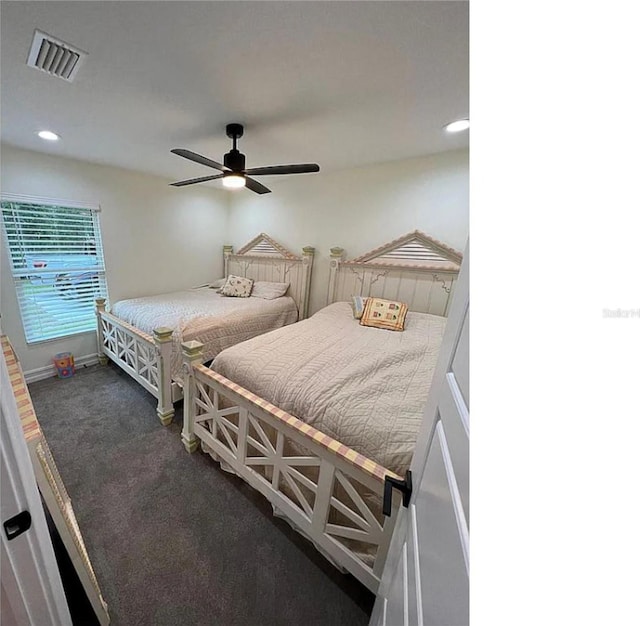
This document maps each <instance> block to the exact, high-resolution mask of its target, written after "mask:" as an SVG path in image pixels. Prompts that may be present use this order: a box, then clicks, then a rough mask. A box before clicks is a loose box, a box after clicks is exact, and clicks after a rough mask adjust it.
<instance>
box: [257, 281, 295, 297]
mask: <svg viewBox="0 0 640 626" xmlns="http://www.w3.org/2000/svg"><path fill="white" fill-rule="evenodd" d="M287 289H289V283H270V282H267V281H265V280H256V282H255V283H253V291H252V292H251V297H252V298H263V299H264V300H275V299H276V298H280V297H282V296H284V294H285V293H287Z"/></svg>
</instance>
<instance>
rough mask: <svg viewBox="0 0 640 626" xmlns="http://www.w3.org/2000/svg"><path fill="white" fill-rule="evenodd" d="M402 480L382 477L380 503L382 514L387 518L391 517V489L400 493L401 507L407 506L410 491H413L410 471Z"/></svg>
mask: <svg viewBox="0 0 640 626" xmlns="http://www.w3.org/2000/svg"><path fill="white" fill-rule="evenodd" d="M404 476H405V478H404V480H398V479H397V478H392V477H391V476H385V477H384V499H383V501H382V512H383V513H384V515H386V516H387V517H391V496H392V492H393V488H394V487H395V488H396V489H399V490H400V491H401V492H402V505H403V506H404V507H408V506H409V500H411V491H412V490H413V484H412V482H411V470H407V471H406V473H405V475H404Z"/></svg>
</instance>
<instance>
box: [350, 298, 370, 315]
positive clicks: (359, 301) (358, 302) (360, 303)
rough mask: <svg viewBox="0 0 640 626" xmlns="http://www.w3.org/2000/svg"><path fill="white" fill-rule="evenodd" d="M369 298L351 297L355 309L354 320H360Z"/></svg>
mask: <svg viewBox="0 0 640 626" xmlns="http://www.w3.org/2000/svg"><path fill="white" fill-rule="evenodd" d="M367 300H368V298H363V297H362V296H351V308H352V309H353V317H354V319H357V320H359V319H360V318H361V317H362V313H363V312H364V305H365V304H366V303H367Z"/></svg>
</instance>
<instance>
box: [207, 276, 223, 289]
mask: <svg viewBox="0 0 640 626" xmlns="http://www.w3.org/2000/svg"><path fill="white" fill-rule="evenodd" d="M226 282H227V279H226V278H218V280H214V281H213V282H212V283H209V289H222V288H223V287H224V284H225V283H226Z"/></svg>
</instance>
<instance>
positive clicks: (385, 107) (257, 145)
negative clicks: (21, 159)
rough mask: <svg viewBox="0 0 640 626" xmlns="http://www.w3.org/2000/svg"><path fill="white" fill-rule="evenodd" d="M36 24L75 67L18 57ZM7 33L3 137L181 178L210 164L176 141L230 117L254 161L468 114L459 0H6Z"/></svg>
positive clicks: (383, 136)
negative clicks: (43, 67) (65, 72)
mask: <svg viewBox="0 0 640 626" xmlns="http://www.w3.org/2000/svg"><path fill="white" fill-rule="evenodd" d="M36 28H37V29H40V30H43V31H45V32H46V33H48V34H49V35H52V36H53V37H56V38H58V39H62V40H63V41H65V42H67V43H69V44H71V45H73V46H76V47H78V48H80V49H82V50H85V51H86V52H88V53H89V56H88V57H87V59H86V60H85V62H84V65H83V66H82V67H81V69H80V71H79V73H78V75H77V77H76V79H75V81H74V82H72V83H68V82H65V81H63V80H61V79H58V78H53V77H51V76H48V75H47V74H45V73H43V72H40V71H38V70H35V69H32V68H29V67H27V65H26V59H27V54H28V51H29V46H30V44H31V40H32V37H33V31H34V30H35V29H36ZM1 35H2V40H1V66H0V69H1V73H0V78H1V81H2V97H1V105H2V108H1V114H2V126H1V134H2V135H1V136H2V141H3V142H5V143H7V144H11V145H15V146H19V147H22V148H27V149H30V150H37V151H41V152H48V153H52V154H58V155H64V156H67V157H73V158H77V159H82V160H86V161H91V162H96V163H104V164H109V165H115V166H119V167H123V168H127V169H131V170H138V171H143V172H148V173H151V174H156V175H160V176H163V177H165V178H168V179H171V180H178V179H180V178H192V177H195V176H202V175H207V174H208V173H211V174H213V173H215V172H214V171H213V170H210V169H208V168H206V167H203V166H201V165H198V164H196V163H191V162H189V161H186V160H184V159H182V158H180V157H178V156H175V155H173V154H171V153H170V150H171V148H176V147H182V148H189V149H191V150H194V151H195V152H199V153H201V154H204V155H206V156H209V157H211V158H213V159H215V160H218V161H221V160H222V158H223V154H224V153H225V152H227V151H228V150H229V148H230V145H231V141H230V140H229V139H228V138H227V137H226V135H225V125H226V124H227V123H229V122H240V123H243V124H245V136H244V138H243V139H241V140H240V143H239V148H240V150H241V151H242V152H244V153H245V154H246V155H247V167H256V166H259V165H276V164H281V163H282V164H285V163H297V162H317V163H319V164H320V167H321V170H322V171H330V170H336V169H343V168H349V167H357V166H360V165H367V164H373V163H382V162H386V161H396V160H400V159H406V158H412V157H418V156H425V155H429V154H434V153H437V152H442V151H446V150H453V149H457V148H461V147H465V146H467V145H468V141H469V138H468V132H463V133H459V134H457V135H452V134H448V133H445V132H444V131H443V129H442V127H443V125H444V124H446V123H447V122H449V121H452V120H454V119H458V118H460V117H467V116H468V114H469V69H468V65H469V63H468V54H469V45H468V42H469V33H468V3H467V2H427V1H417V2H402V1H397V2H154V1H147V2H25V1H20V2H11V1H6V0H3V1H2V8H1ZM41 129H49V130H53V131H55V132H56V133H58V134H59V135H61V137H62V139H61V141H59V142H57V143H49V142H46V143H45V142H44V141H43V140H41V139H39V138H38V137H37V136H36V134H35V133H36V132H37V131H38V130H41ZM261 180H264V181H265V182H267V181H268V177H264V178H261ZM208 184H211V185H217V184H218V183H208Z"/></svg>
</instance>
